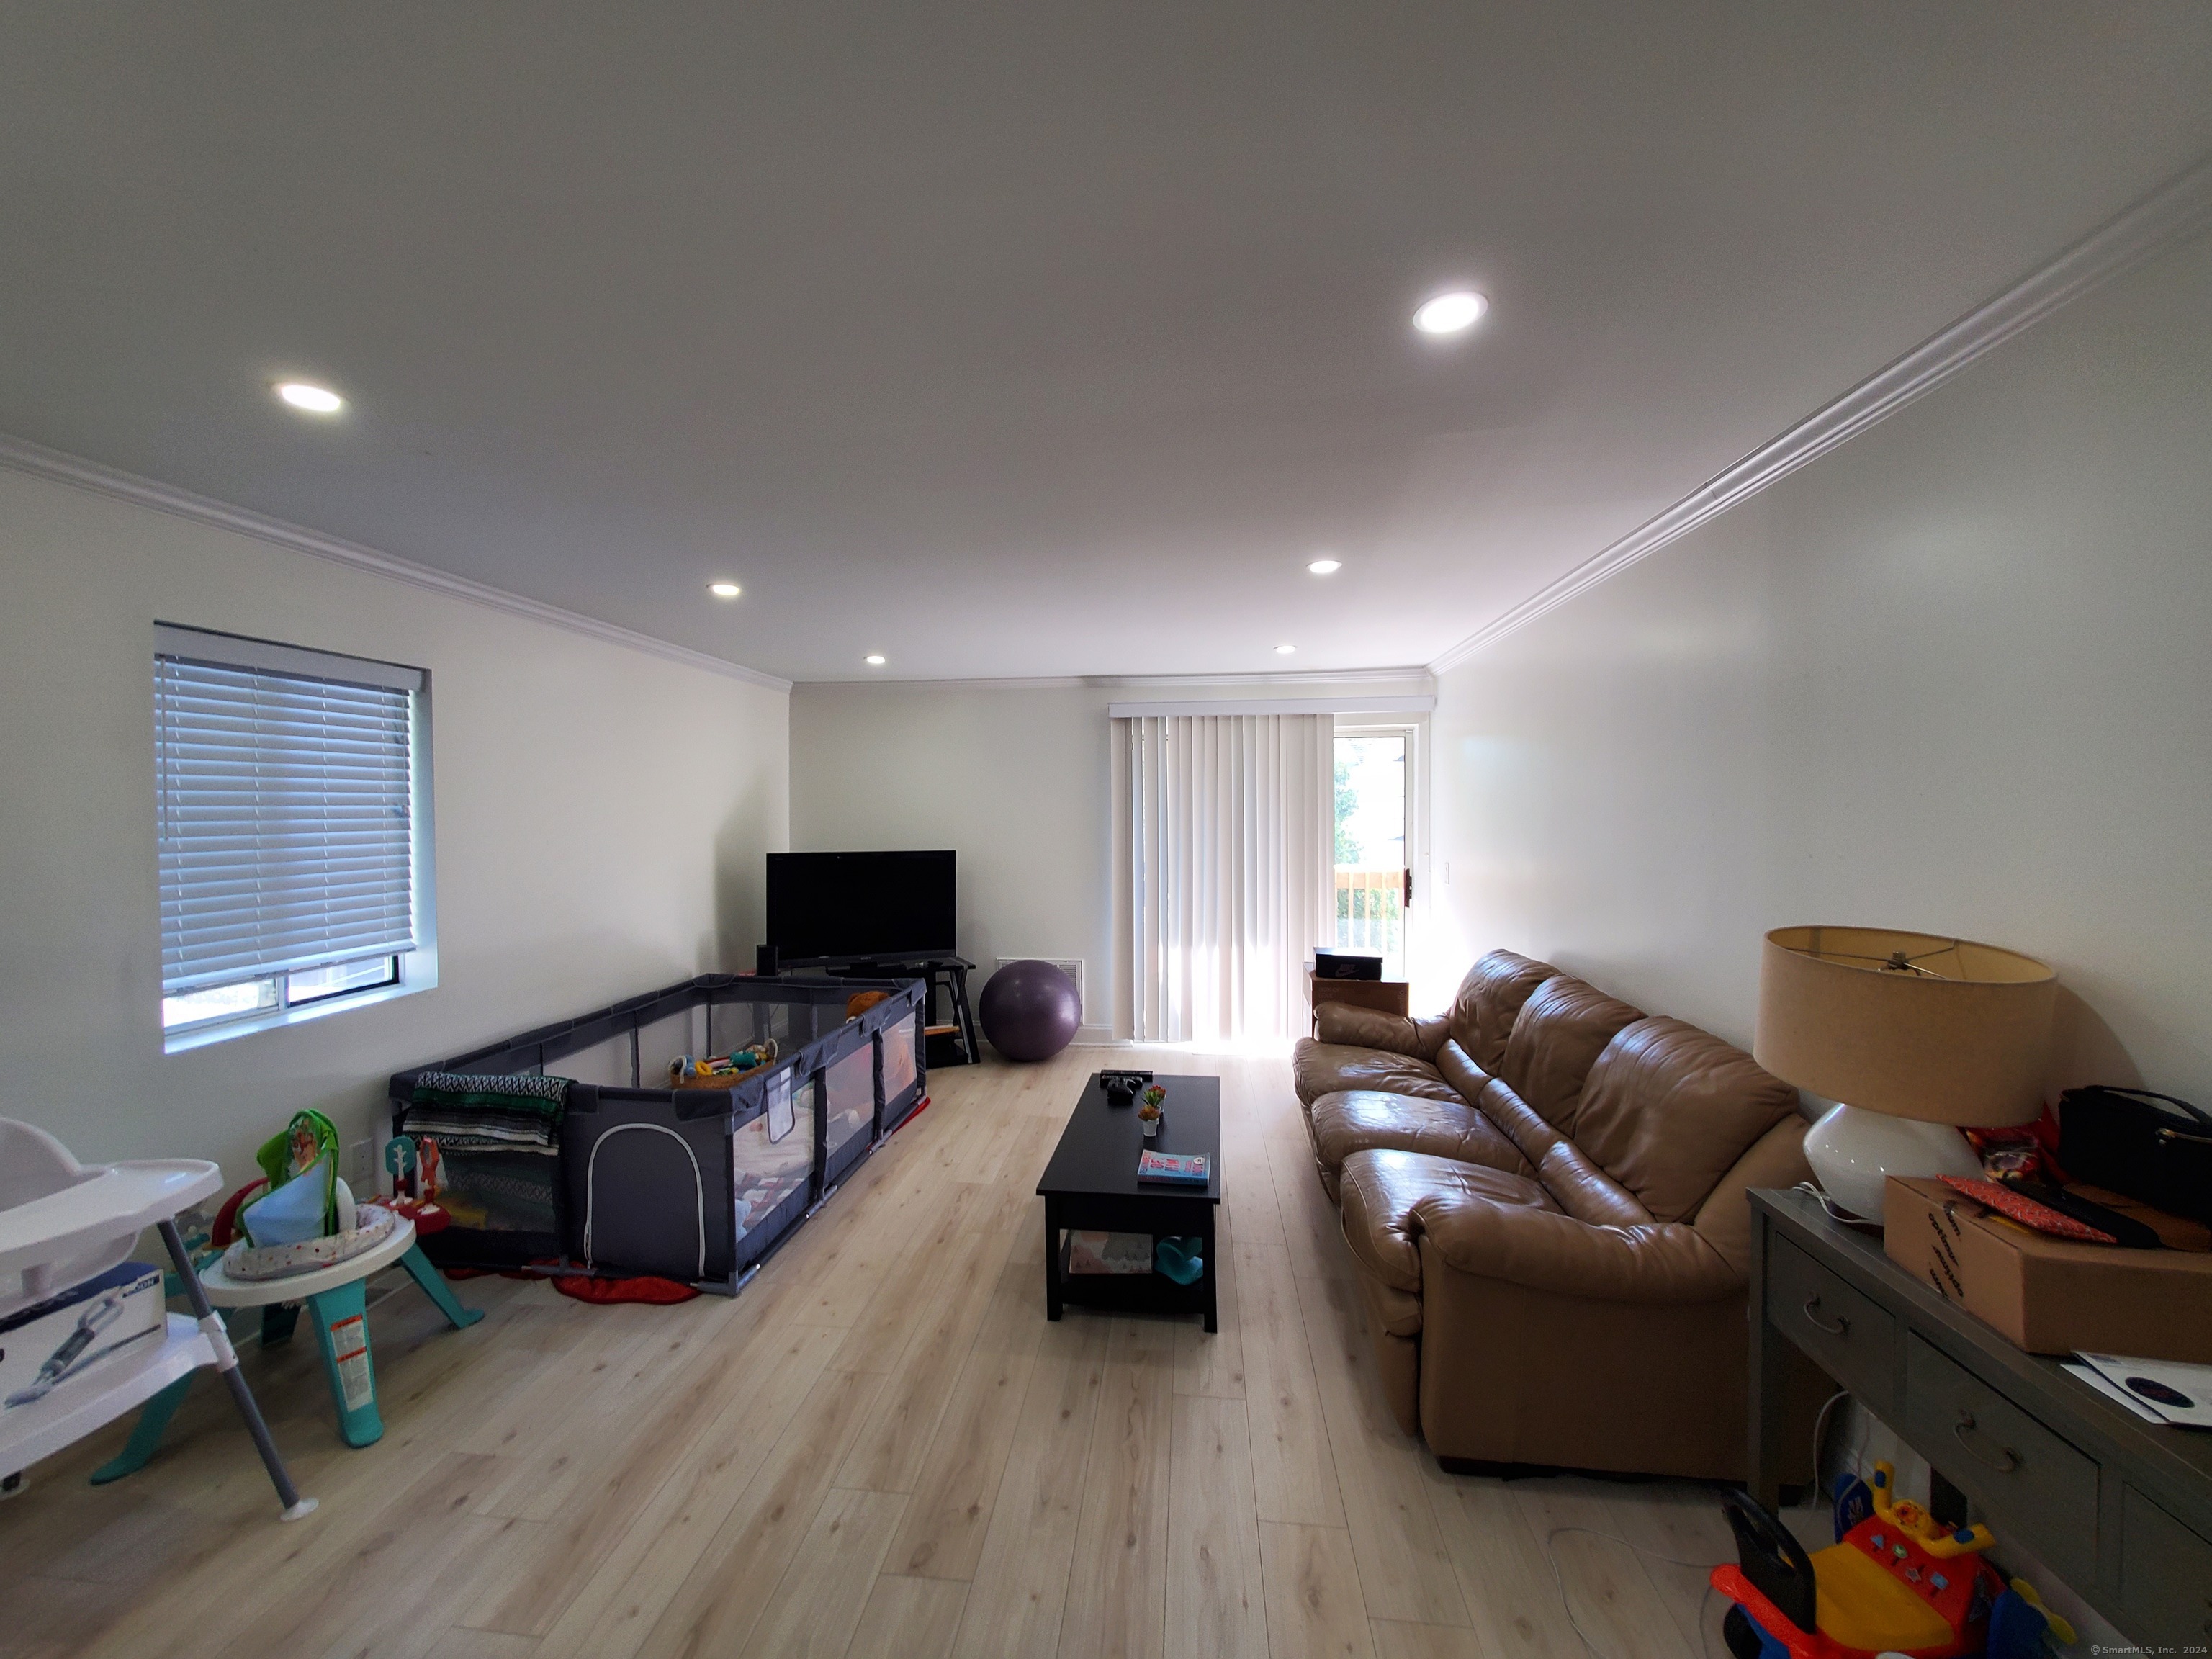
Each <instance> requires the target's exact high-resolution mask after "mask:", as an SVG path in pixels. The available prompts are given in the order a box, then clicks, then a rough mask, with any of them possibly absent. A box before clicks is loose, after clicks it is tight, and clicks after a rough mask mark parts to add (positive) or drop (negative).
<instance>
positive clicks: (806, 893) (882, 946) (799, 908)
mask: <svg viewBox="0 0 2212 1659" xmlns="http://www.w3.org/2000/svg"><path fill="white" fill-rule="evenodd" d="M954 858H955V854H952V853H951V852H950V851H946V852H941V853H770V854H769V855H768V942H769V944H770V945H774V946H775V949H776V954H777V956H778V957H781V959H782V960H783V961H784V962H786V963H800V964H803V963H820V962H836V961H838V960H840V959H843V960H848V961H849V960H854V959H862V958H866V957H878V958H882V959H884V960H889V959H890V958H892V957H931V956H951V955H952V954H953V953H954V951H956V949H957V945H956V942H955V939H954V933H955V932H956V915H955V910H956V901H957V896H958V883H957V879H956V877H955V872H954V863H953V861H954Z"/></svg>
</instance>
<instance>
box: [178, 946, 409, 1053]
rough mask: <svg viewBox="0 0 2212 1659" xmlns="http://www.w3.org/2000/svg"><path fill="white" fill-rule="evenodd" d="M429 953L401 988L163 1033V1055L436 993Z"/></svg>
mask: <svg viewBox="0 0 2212 1659" xmlns="http://www.w3.org/2000/svg"><path fill="white" fill-rule="evenodd" d="M427 955H428V952H425V951H420V950H418V951H416V952H415V953H414V956H413V957H411V958H410V960H409V963H408V964H407V967H406V968H405V969H402V970H401V976H400V981H399V983H398V984H397V985H379V986H376V987H373V988H372V989H369V990H366V991H354V992H350V993H349V994H346V995H343V996H335V997H327V998H325V999H323V1000H320V1001H317V1002H303V1003H301V1004H299V1005H297V1006H294V1007H290V1008H272V1009H270V1011H269V1012H267V1013H263V1014H252V1015H248V1016H247V1017H246V1018H243V1019H226V1020H222V1021H220V1022H218V1023H216V1024H211V1025H197V1026H189V1027H186V1028H185V1029H184V1030H176V1031H164V1032H162V1033H161V1052H162V1053H163V1054H185V1053H187V1052H189V1051H190V1050H191V1049H194V1048H211V1047H213V1046H214V1045H215V1044H216V1043H218V1042H230V1041H232V1040H233V1039H234V1038H236V1037H242V1036H252V1035H253V1034H254V1033H255V1032H257V1031H271V1030H277V1029H279V1028H281V1027H283V1026H286V1025H303V1024H307V1022H308V1021H309V1020H313V1019H325V1018H329V1017H330V1016H331V1015H332V1014H343V1013H347V1012H350V1011H351V1010H353V1009H356V1008H366V1007H368V1006H370V1005H371V1004H373V1003H379V1002H390V1001H392V1000H393V999H394V998H396V997H406V996H413V995H414V994H416V992H417V991H431V990H435V989H436V988H437V985H438V969H437V964H436V963H435V960H432V961H423V960H421V958H422V957H426V956H427Z"/></svg>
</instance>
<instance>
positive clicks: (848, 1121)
mask: <svg viewBox="0 0 2212 1659" xmlns="http://www.w3.org/2000/svg"><path fill="white" fill-rule="evenodd" d="M823 1085H824V1086H825V1087H826V1088H827V1089H828V1091H829V1117H828V1123H827V1127H826V1128H825V1130H824V1133H826V1134H827V1135H828V1137H829V1142H828V1144H829V1154H830V1156H831V1157H832V1158H835V1157H836V1155H837V1154H838V1153H839V1152H842V1151H843V1150H844V1148H845V1146H846V1144H847V1143H848V1141H850V1140H852V1139H854V1136H856V1135H857V1136H858V1137H860V1139H863V1140H866V1139H867V1137H868V1135H869V1133H871V1132H872V1130H873V1129H874V1127H875V1121H876V1054H875V1045H874V1044H873V1043H868V1042H864V1043H862V1044H861V1045H860V1047H859V1048H855V1049H854V1050H853V1052H852V1053H851V1054H848V1055H846V1056H845V1058H844V1059H842V1060H839V1061H838V1062H837V1063H836V1065H834V1066H830V1067H829V1069H828V1070H827V1071H826V1072H824V1073H823Z"/></svg>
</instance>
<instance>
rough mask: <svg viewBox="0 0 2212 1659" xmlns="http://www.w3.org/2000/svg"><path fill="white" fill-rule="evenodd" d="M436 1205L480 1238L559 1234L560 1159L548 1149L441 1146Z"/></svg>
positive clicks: (459, 1225) (457, 1225)
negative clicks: (557, 1193)
mask: <svg viewBox="0 0 2212 1659" xmlns="http://www.w3.org/2000/svg"><path fill="white" fill-rule="evenodd" d="M439 1150H440V1153H441V1156H440V1158H439V1161H438V1202H439V1203H440V1204H441V1205H442V1206H444V1207H445V1211H446V1213H447V1214H448V1215H450V1216H451V1217H453V1225H455V1226H456V1227H465V1228H468V1229H470V1230H471V1231H476V1232H484V1233H552V1232H555V1231H558V1223H557V1219H556V1218H557V1214H558V1212H557V1211H556V1208H555V1203H556V1200H555V1196H554V1188H555V1184H556V1182H557V1180H558V1179H559V1176H560V1156H559V1154H558V1153H557V1152H555V1151H554V1150H553V1149H552V1148H551V1147H547V1148H545V1149H544V1150H543V1151H539V1150H537V1149H534V1148H517V1147H498V1148H483V1147H471V1146H453V1145H452V1144H450V1143H448V1144H446V1145H443V1146H441V1147H440V1149H439Z"/></svg>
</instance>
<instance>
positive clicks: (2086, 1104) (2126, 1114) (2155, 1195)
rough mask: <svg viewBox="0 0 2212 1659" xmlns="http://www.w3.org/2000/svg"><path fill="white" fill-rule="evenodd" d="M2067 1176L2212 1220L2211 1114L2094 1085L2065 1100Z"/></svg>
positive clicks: (2061, 1115)
mask: <svg viewBox="0 0 2212 1659" xmlns="http://www.w3.org/2000/svg"><path fill="white" fill-rule="evenodd" d="M2058 1161H2059V1163H2060V1164H2063V1165H2064V1166H2065V1170H2066V1173H2067V1175H2068V1176H2069V1177H2070V1178H2071V1179H2073V1180H2075V1181H2086V1182H2088V1183H2089V1184H2090V1185H2091V1186H2093V1187H2104V1188H2110V1189H2111V1190H2112V1191H2113V1192H2116V1193H2123V1194H2126V1195H2127V1196H2128V1197H2130V1198H2132V1199H2136V1200H2139V1201H2141V1202H2142V1203H2145V1204H2148V1205H2150V1206H2153V1207H2154V1208H2155V1209H2160V1210H2164V1211H2166V1212H2167V1213H2168V1214H2169V1215H2181V1216H2187V1217H2189V1218H2191V1219H2192V1220H2196V1221H2202V1222H2204V1223H2207V1224H2208V1225H2212V1116H2208V1115H2206V1114H2205V1113H2203V1111H2201V1110H2199V1109H2197V1107H2194V1106H2192V1105H2191V1104H2190V1103H2188V1102H2187V1101H2185V1100H2176V1099H2175V1098H2174V1097H2172V1095H2160V1094H2153V1093H2152V1092H2151V1091H2149V1090H2148V1089H2122V1088H2115V1087H2112V1086H2111V1085H2106V1084H2095V1085H2091V1086H2090V1087H2088V1088H2086V1089H2069V1090H2068V1091H2066V1092H2065V1093H2064V1094H2063V1095H2061V1096H2059V1097H2058Z"/></svg>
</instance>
